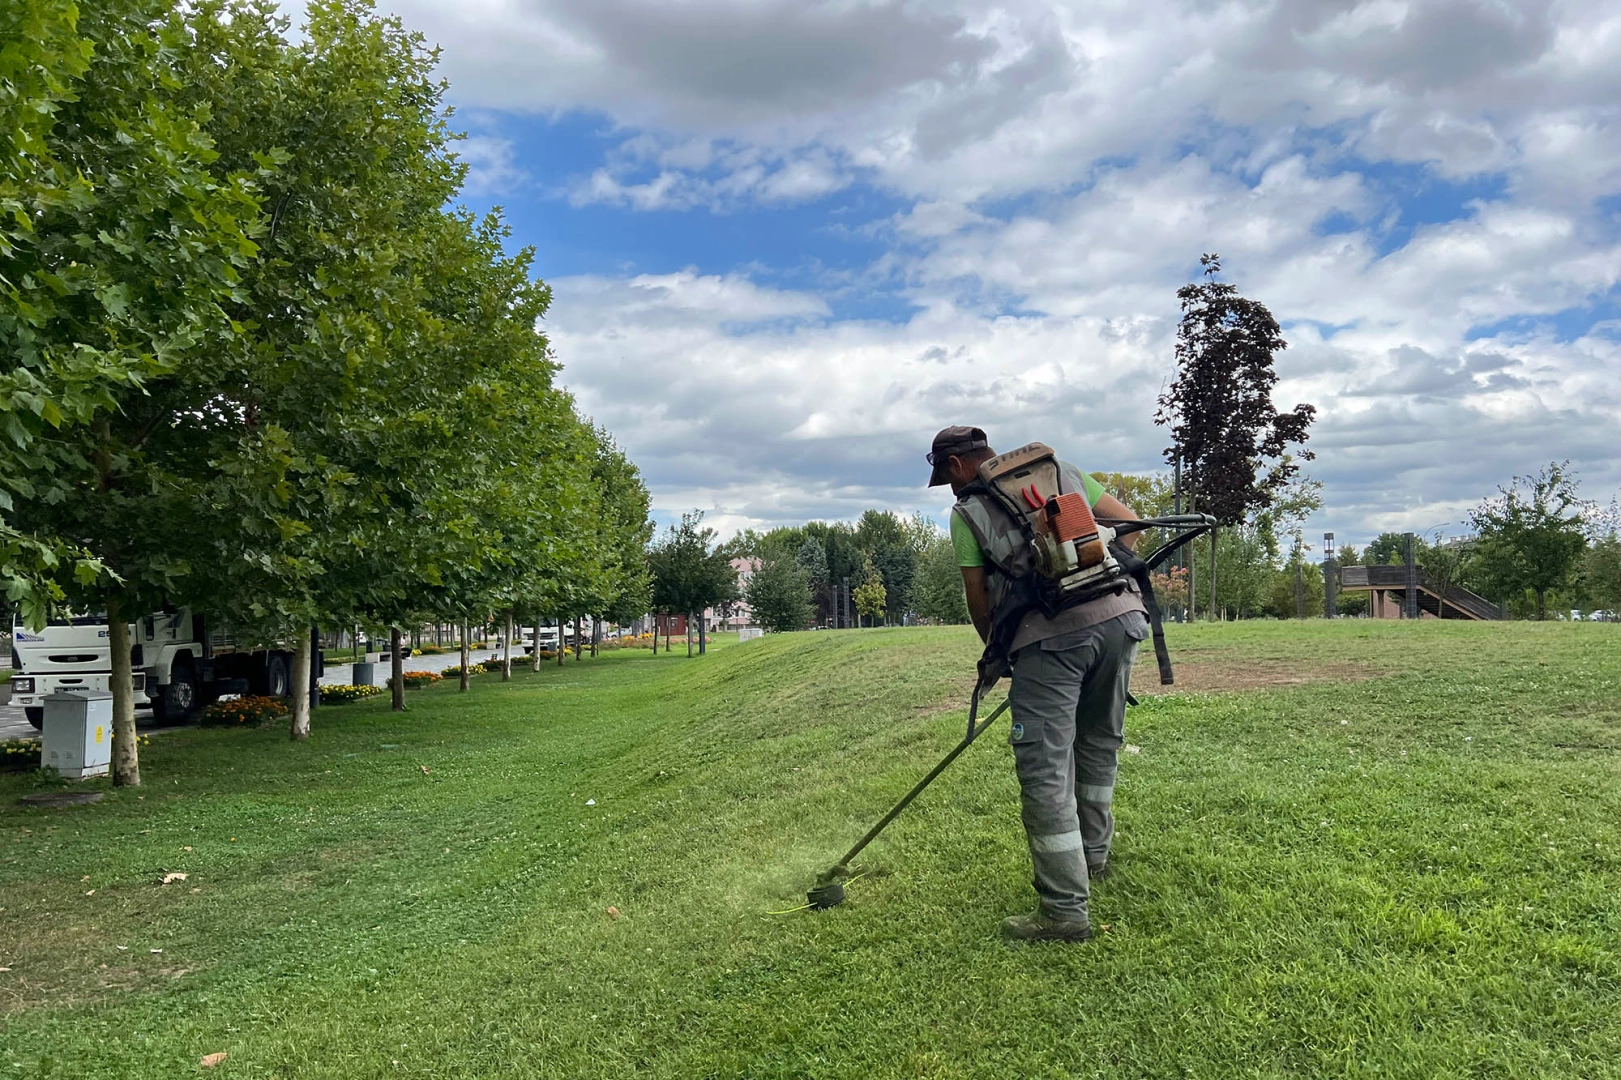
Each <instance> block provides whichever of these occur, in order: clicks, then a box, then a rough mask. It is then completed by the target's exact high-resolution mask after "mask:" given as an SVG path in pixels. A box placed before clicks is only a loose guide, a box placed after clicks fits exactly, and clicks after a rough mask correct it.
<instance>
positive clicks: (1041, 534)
mask: <svg viewBox="0 0 1621 1080" xmlns="http://www.w3.org/2000/svg"><path fill="white" fill-rule="evenodd" d="M971 500H978V501H979V502H980V504H981V505H982V506H985V507H986V508H987V509H988V510H989V512H990V514H992V515H994V516H995V519H996V520H995V521H993V528H994V527H1000V528H1001V529H1002V530H1008V529H1009V527H1010V526H1011V530H1013V532H1014V535H1011V536H1010V535H1008V533H1007V532H1005V531H1004V533H1003V536H1002V540H1003V542H1001V543H997V542H996V540H997V537H994V536H984V535H979V534H980V533H981V531H982V530H983V529H984V523H983V522H976V520H975V516H974V515H972V514H964V515H963V519H964V521H965V522H967V523H968V524H969V526H970V530H971V531H973V532H974V533H975V539H976V540H978V541H979V545H980V548H981V550H982V551H983V552H984V553H985V556H986V559H987V561H989V562H991V564H992V565H993V566H995V567H996V569H997V570H998V572H999V573H1000V574H1001V575H1002V576H1003V578H1004V581H1003V583H1001V584H1000V586H999V588H998V589H997V592H998V594H999V595H998V596H996V597H995V598H994V599H993V607H992V611H991V632H990V635H989V636H988V637H987V639H986V642H985V651H984V653H983V655H981V657H980V660H979V681H978V683H977V684H976V685H975V687H974V696H973V700H972V702H971V703H970V705H969V709H968V730H969V733H970V738H971V737H972V735H973V734H974V733H975V732H974V729H975V720H976V717H977V715H978V711H979V702H980V699H981V698H982V697H983V696H984V695H985V694H986V693H987V692H988V691H989V690H990V689H991V688H992V687H993V686H995V685H996V683H997V681H998V680H1000V679H1001V678H1002V677H1003V676H1004V675H1007V674H1009V672H1010V670H1011V667H1010V664H1011V661H1010V656H1009V653H1010V652H1011V649H1012V646H1013V639H1014V637H1015V636H1016V635H1017V634H1018V632H1019V627H1020V625H1021V624H1022V623H1023V622H1024V619H1025V616H1027V615H1029V614H1030V613H1032V612H1040V613H1041V614H1043V615H1045V616H1047V617H1049V618H1051V617H1053V616H1055V615H1057V614H1058V613H1059V612H1062V611H1067V610H1069V609H1070V608H1073V607H1076V606H1077V605H1080V604H1084V603H1086V602H1088V601H1091V600H1097V599H1100V598H1102V597H1104V596H1111V595H1119V594H1120V593H1122V592H1124V591H1126V589H1127V587H1128V586H1127V582H1128V581H1130V582H1135V583H1136V585H1137V589H1138V591H1139V592H1140V593H1141V594H1142V598H1143V607H1144V608H1145V609H1146V610H1147V612H1148V622H1149V626H1150V627H1151V629H1152V634H1153V639H1154V658H1155V660H1156V661H1157V662H1158V664H1159V681H1160V683H1161V684H1162V685H1164V686H1170V685H1172V683H1173V682H1174V681H1175V676H1174V674H1173V672H1172V671H1171V658H1170V654H1169V652H1168V651H1167V649H1166V647H1165V628H1164V624H1163V619H1162V617H1161V613H1160V607H1159V602H1158V600H1157V598H1156V597H1155V596H1154V586H1153V583H1152V581H1151V580H1150V577H1149V575H1150V574H1151V573H1152V572H1153V571H1154V569H1155V568H1156V567H1158V566H1159V565H1160V564H1161V563H1163V562H1164V561H1165V560H1166V559H1167V558H1169V557H1170V556H1171V554H1172V553H1174V552H1175V551H1176V550H1177V549H1179V548H1181V547H1182V545H1184V544H1186V543H1188V542H1189V541H1191V540H1193V539H1194V538H1195V537H1198V536H1200V535H1202V534H1203V533H1206V532H1209V531H1210V529H1211V528H1212V527H1213V526H1214V525H1215V523H1216V522H1215V519H1214V518H1212V517H1210V516H1209V515H1208V514H1184V515H1179V516H1175V517H1162V518H1149V519H1143V520H1135V519H1133V520H1114V519H1108V518H1105V519H1104V521H1106V522H1108V524H1104V523H1102V522H1099V521H1098V520H1097V518H1096V517H1095V516H1094V515H1093V513H1092V507H1091V505H1090V504H1089V503H1088V502H1087V500H1086V493H1085V491H1084V489H1083V490H1080V491H1076V490H1073V486H1072V485H1071V483H1070V482H1069V481H1068V480H1067V479H1066V476H1065V470H1064V467H1063V466H1061V465H1060V463H1059V461H1058V458H1057V455H1056V454H1055V453H1054V452H1053V449H1052V448H1051V447H1049V446H1046V445H1045V444H1043V443H1031V444H1029V445H1028V446H1022V447H1020V448H1019V449H1017V450H1013V451H1010V452H1008V453H1006V454H1001V455H998V456H997V457H993V458H991V459H990V460H988V461H985V462H982V463H981V464H980V467H979V476H978V478H976V479H975V480H974V481H973V482H972V483H971V484H969V485H968V486H967V487H965V488H963V490H962V491H961V492H960V493H959V502H960V503H969V502H970V501H971ZM1149 528H1162V529H1169V530H1174V531H1175V535H1173V536H1172V537H1171V539H1170V540H1169V541H1167V542H1166V543H1165V544H1163V545H1161V546H1160V547H1159V548H1158V549H1157V550H1155V551H1154V553H1153V554H1152V555H1149V556H1148V557H1147V558H1142V557H1139V556H1138V555H1137V554H1136V553H1135V552H1133V551H1132V550H1131V549H1130V548H1128V547H1126V546H1125V545H1124V544H1122V543H1120V538H1121V537H1123V536H1126V535H1129V534H1130V533H1134V532H1140V531H1142V530H1143V529H1149ZM1009 540H1011V541H1012V542H1011V543H1009V542H1007V541H1009Z"/></svg>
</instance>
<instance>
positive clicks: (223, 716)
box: [197, 697, 287, 727]
mask: <svg viewBox="0 0 1621 1080" xmlns="http://www.w3.org/2000/svg"><path fill="white" fill-rule="evenodd" d="M286 715H287V703H286V702H285V701H283V700H282V699H281V698H273V697H239V698H231V699H230V700H228V701H216V702H214V703H213V704H211V705H208V706H207V707H206V708H204V709H203V711H202V712H201V713H199V714H198V717H197V718H198V720H200V721H201V722H202V723H204V724H214V725H218V726H220V727H247V726H252V725H257V724H263V723H267V722H268V721H271V720H275V719H277V718H278V717H282V716H286Z"/></svg>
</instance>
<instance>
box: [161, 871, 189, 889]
mask: <svg viewBox="0 0 1621 1080" xmlns="http://www.w3.org/2000/svg"><path fill="white" fill-rule="evenodd" d="M185 880H186V875H185V874H183V873H181V872H180V871H179V870H170V871H169V872H168V873H167V874H164V875H163V880H162V881H160V882H158V884H159V885H167V884H169V883H170V882H171V881H185Z"/></svg>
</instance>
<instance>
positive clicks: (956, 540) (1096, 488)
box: [951, 472, 1103, 566]
mask: <svg viewBox="0 0 1621 1080" xmlns="http://www.w3.org/2000/svg"><path fill="white" fill-rule="evenodd" d="M1081 480H1082V482H1083V483H1084V484H1085V485H1086V502H1087V505H1089V506H1094V507H1095V506H1097V504H1098V500H1099V499H1101V498H1103V485H1102V484H1100V483H1098V482H1097V481H1096V480H1094V479H1093V478H1092V475H1091V474H1090V473H1084V472H1083V473H1081ZM951 546H952V547H953V548H955V549H956V552H957V565H958V566H984V565H985V553H984V552H983V551H980V550H979V541H978V540H976V539H974V530H973V529H970V528H969V527H968V522H966V521H964V520H963V517H962V515H961V514H959V513H957V511H956V509H955V508H953V509H952V511H951Z"/></svg>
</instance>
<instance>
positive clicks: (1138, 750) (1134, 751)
mask: <svg viewBox="0 0 1621 1080" xmlns="http://www.w3.org/2000/svg"><path fill="white" fill-rule="evenodd" d="M1142 752H1143V748H1142V747H1140V746H1133V745H1132V744H1131V743H1127V744H1126V753H1128V754H1140V753H1142Z"/></svg>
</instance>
